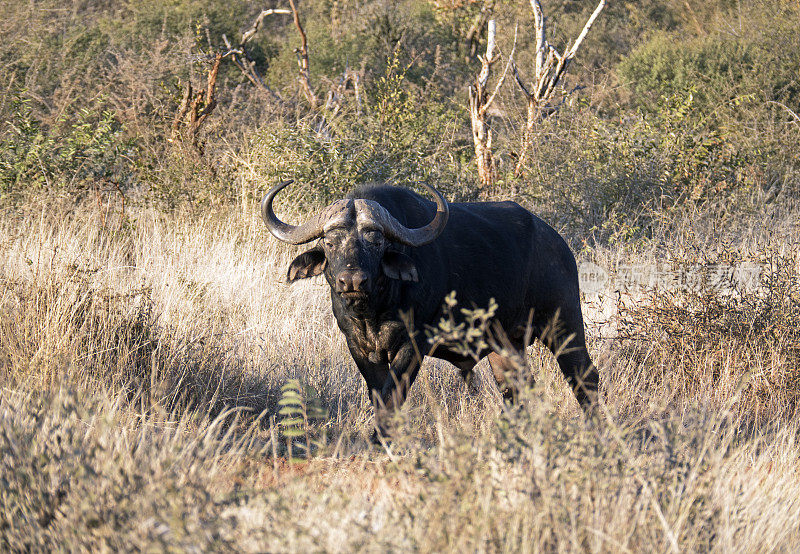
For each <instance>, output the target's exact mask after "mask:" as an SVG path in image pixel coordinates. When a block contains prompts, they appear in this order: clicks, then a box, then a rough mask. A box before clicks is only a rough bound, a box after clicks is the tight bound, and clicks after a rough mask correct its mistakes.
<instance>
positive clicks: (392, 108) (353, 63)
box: [0, 0, 800, 552]
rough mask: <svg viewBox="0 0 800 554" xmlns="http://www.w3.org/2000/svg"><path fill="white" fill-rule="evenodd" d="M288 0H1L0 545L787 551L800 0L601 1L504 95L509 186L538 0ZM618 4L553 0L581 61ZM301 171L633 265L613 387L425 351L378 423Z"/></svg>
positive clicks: (799, 370)
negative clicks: (534, 227) (539, 71)
mask: <svg viewBox="0 0 800 554" xmlns="http://www.w3.org/2000/svg"><path fill="white" fill-rule="evenodd" d="M295 6H296V11H297V15H298V20H299V23H300V28H301V29H302V32H300V31H299V29H298V26H297V25H296V23H295V21H294V19H293V15H292V9H291V5H290V3H286V4H284V3H279V2H278V3H276V2H271V3H268V4H261V3H258V2H246V1H243V0H227V1H225V2H222V1H218V0H213V1H205V2H200V1H195V0H166V1H165V0H162V1H159V2H155V1H152V0H141V1H114V2H111V1H104V0H83V1H79V0H74V1H71V2H55V1H52V0H40V1H36V2H22V1H15V0H2V1H0V35H1V36H2V38H3V40H2V41H0V60H2V65H3V71H2V72H0V88H1V89H2V94H0V212H1V213H2V217H1V218H0V548H2V549H3V550H4V551H25V552H29V551H52V550H64V551H89V550H91V551H95V550H122V551H129V550H154V551H162V550H170V551H184V550H186V551H197V550H204V551H205V550H208V551H232V550H233V551H259V552H260V551H353V550H363V551H401V550H402V551H409V550H410V551H415V550H420V551H458V552H460V551H480V552H484V551H486V552H497V551H526V552H527V551H531V552H539V551H548V552H549V551H559V552H562V551H593V552H606V551H613V552H628V551H633V552H639V551H671V552H681V551H701V552H708V551H714V552H717V551H725V552H729V551H736V552H739V551H741V552H759V551H778V552H789V551H797V549H798V548H799V547H800V462H799V461H798V460H800V443H799V441H798V439H800V425H799V424H798V410H799V407H800V367H798V364H799V363H800V331H798V329H800V281H799V277H798V274H799V272H800V250H799V249H798V244H799V243H800V227H798V215H800V206H798V200H800V116H799V115H798V112H799V111H800V85H799V84H798V83H799V82H800V79H799V78H800V75H799V74H798V66H797V60H798V59H800V32H799V31H800V6H798V4H797V2H792V1H788V0H738V1H733V0H713V1H706V2H700V1H697V0H688V1H685V2H674V1H667V0H643V1H638V2H623V1H613V2H608V4H607V6H606V7H605V9H604V10H603V11H602V12H601V13H600V15H599V16H598V17H597V19H596V21H595V22H594V25H593V26H592V28H591V30H590V31H589V33H588V34H587V35H586V38H585V40H584V41H583V43H582V45H581V48H580V49H579V50H578V52H577V54H576V56H575V59H574V60H573V62H572V64H571V65H570V66H569V69H568V71H567V72H566V73H565V75H564V78H563V79H562V80H561V82H560V83H559V86H558V87H557V88H556V90H555V92H554V94H553V96H552V97H551V98H550V99H549V102H548V103H547V105H546V106H542V115H543V117H542V118H541V119H538V120H537V121H536V122H535V125H534V126H533V128H532V129H531V130H530V131H529V132H527V133H526V123H527V111H526V109H527V103H526V97H525V95H524V94H523V93H522V91H521V89H520V87H519V86H518V84H517V82H516V79H515V78H514V77H513V76H512V73H513V70H511V69H509V70H508V73H507V74H506V75H505V79H504V80H503V82H502V85H501V86H499V87H497V88H496V90H497V95H496V97H495V98H494V102H493V104H492V106H493V109H492V110H489V111H487V114H486V122H487V125H488V126H489V128H491V130H492V143H491V150H492V156H493V162H494V164H495V168H496V172H495V174H494V177H493V179H492V180H491V181H490V182H486V180H485V179H482V178H481V176H480V175H479V173H478V166H477V163H476V154H475V148H474V142H473V136H472V131H471V123H470V111H469V95H468V92H467V91H468V87H469V86H470V85H472V84H474V82H475V79H476V78H477V75H478V72H479V71H480V69H481V62H480V60H479V59H478V55H483V54H485V51H486V48H487V40H488V37H487V32H486V26H487V23H488V20H489V19H494V21H495V22H496V29H497V35H496V49H497V55H498V56H499V59H498V61H497V63H496V64H494V65H493V66H492V75H491V76H490V79H489V81H488V91H489V92H490V93H491V92H492V91H493V90H494V87H495V85H496V83H497V82H498V79H500V77H501V76H502V75H503V72H504V70H505V68H506V67H507V66H508V67H510V64H508V59H509V56H510V55H511V53H512V51H513V53H514V60H515V66H516V69H517V71H518V74H519V76H520V79H521V80H522V81H523V83H524V82H527V81H526V80H530V78H531V76H532V75H533V74H534V66H535V48H536V40H535V33H534V18H533V12H532V10H531V4H530V3H529V2H524V1H516V0H514V1H511V0H485V1H484V0H442V1H433V0H431V1H428V0H395V1H393V2H388V1H385V0H362V1H359V2H356V1H353V0H320V1H310V0H305V1H300V2H297V3H296V4H295ZM596 6H597V4H596V3H594V2H591V1H588V0H580V1H578V0H546V1H545V2H543V9H544V13H545V16H546V17H547V19H546V26H547V37H548V40H549V41H550V42H551V43H552V44H553V46H554V47H556V48H557V49H558V51H559V52H564V51H565V49H566V48H567V47H568V45H569V44H570V43H571V41H573V40H574V39H575V37H576V36H578V34H579V33H580V31H581V29H582V28H583V27H584V24H585V22H586V21H587V18H588V17H589V15H590V14H591V13H592V11H593V10H594V9H595V7H596ZM267 9H274V10H276V11H275V12H273V13H269V14H263V13H262V10H267ZM260 15H263V17H260V18H259V16H260ZM255 22H258V23H259V24H258V25H257V26H256V25H254V24H255ZM248 33H249V34H248ZM243 34H245V36H244V37H243ZM303 36H305V40H304V39H303ZM515 37H516V38H515ZM306 59H307V62H308V65H307V68H304V66H303V64H304V63H305V61H306ZM526 141H528V146H527V148H528V149H527V150H525V147H526V146H525V144H526ZM523 152H524V155H523V154H522V153H523ZM520 160H522V161H521V162H520ZM282 179H295V181H296V182H295V185H293V186H292V187H291V188H290V189H287V194H286V195H285V196H283V197H282V199H281V201H280V202H279V209H280V210H281V212H282V213H281V215H282V216H283V217H285V218H286V219H288V220H294V221H296V220H298V219H300V218H302V217H304V216H305V215H307V214H308V213H309V212H310V211H312V210H314V209H317V208H319V207H320V206H323V205H324V204H326V203H328V202H329V201H331V200H332V199H335V198H338V197H340V196H341V195H342V194H344V193H345V192H346V191H348V190H350V189H351V188H352V187H353V186H355V185H358V184H363V183H369V182H375V181H380V182H388V183H391V184H397V185H410V186H413V183H414V182H415V181H421V180H424V181H427V182H429V183H431V184H433V185H434V186H436V187H437V188H438V189H439V190H441V191H442V192H443V193H444V194H445V195H446V196H447V198H448V199H450V200H461V201H469V200H484V199H513V200H516V201H517V202H520V203H521V204H523V205H524V206H526V207H528V208H529V209H531V210H532V211H534V212H535V213H537V214H539V215H540V216H541V217H543V218H544V219H545V220H547V221H548V222H549V223H550V224H551V225H553V226H554V227H555V228H556V229H557V230H558V231H559V232H561V233H562V234H563V235H564V236H565V237H566V238H567V240H568V241H569V242H570V244H571V245H572V247H573V249H574V251H575V253H576V257H577V258H578V260H579V261H585V262H591V263H593V264H595V265H596V266H599V267H600V268H603V269H604V270H605V271H606V272H607V273H608V275H609V276H610V277H611V279H610V281H609V285H608V286H607V287H606V288H604V289H602V290H600V291H593V292H586V293H585V294H584V298H583V300H584V304H583V306H584V315H585V318H586V323H587V330H588V337H589V340H590V345H589V348H590V351H591V354H592V357H593V359H594V360H595V362H596V363H597V365H598V367H599V369H600V375H601V392H602V402H601V403H600V406H599V409H598V411H597V413H596V414H595V415H594V416H593V417H585V416H584V415H582V414H581V413H580V411H579V409H578V407H577V403H576V402H575V400H574V397H573V396H572V395H571V392H570V391H568V390H567V387H566V385H565V383H564V382H563V379H562V378H561V376H560V373H559V372H558V369H557V366H556V365H555V363H554V360H553V359H552V357H551V356H550V354H549V353H548V352H546V351H545V350H543V349H541V348H540V347H539V346H537V345H533V346H532V347H531V348H530V349H529V351H528V354H529V356H528V358H529V359H528V360H527V366H526V367H520V370H521V371H533V372H534V374H535V375H536V385H535V386H534V387H533V388H532V389H529V390H526V391H525V393H524V399H523V402H521V403H520V404H518V405H515V406H510V405H505V404H503V402H502V401H501V399H500V396H499V393H498V392H497V390H496V388H495V386H494V384H493V381H492V378H491V372H490V371H489V370H488V368H486V367H484V366H485V362H484V363H483V364H481V365H480V366H478V369H479V371H478V372H477V374H476V375H475V379H473V380H472V381H471V382H470V383H469V384H466V383H464V382H463V381H462V380H461V377H460V376H459V374H458V372H457V371H456V370H455V368H453V367H452V366H449V365H447V364H445V363H443V362H442V363H438V362H433V361H430V360H429V361H427V362H426V363H425V365H424V366H423V369H422V371H421V373H420V377H419V379H418V380H417V383H416V384H415V387H414V389H413V391H412V395H411V398H410V399H409V401H408V402H407V404H406V406H405V407H404V408H403V411H402V412H401V413H400V414H399V415H398V417H397V419H396V421H395V422H394V432H393V437H394V440H393V441H392V443H391V444H387V445H384V446H374V445H372V444H371V443H370V442H369V435H370V433H371V431H372V415H371V410H372V408H371V407H370V403H369V402H368V399H367V396H366V393H365V387H364V385H363V382H362V379H361V377H360V375H359V374H358V372H357V370H356V368H355V366H354V364H353V363H352V361H351V358H350V356H349V354H348V352H347V348H346V346H345V345H344V341H343V338H342V337H341V335H340V333H339V331H338V329H337V328H336V325H335V322H334V320H333V317H332V315H331V313H330V307H329V299H328V290H327V285H326V284H325V283H324V281H322V280H321V279H319V278H317V279H315V280H310V281H308V282H303V283H299V284H296V285H293V286H288V285H286V284H285V283H284V275H285V271H286V268H287V266H288V264H289V262H290V261H291V259H292V257H293V256H294V255H296V253H297V251H296V250H295V249H293V248H288V247H286V246H285V245H283V244H281V243H278V242H277V241H275V240H274V239H272V238H271V237H270V236H269V235H268V233H267V232H266V230H265V229H264V227H263V223H261V221H260V219H259V217H258V213H257V212H258V209H257V204H258V201H259V200H260V198H261V196H262V195H263V193H264V192H265V190H266V189H267V188H269V187H270V186H272V185H274V184H276V183H277V182H279V181H280V180H282ZM744 266H746V267H755V268H758V271H757V272H755V273H754V274H753V275H755V278H754V280H753V281H751V282H750V283H749V284H748V286H744V285H743V284H742V282H741V281H740V280H736V279H733V278H732V279H730V280H729V282H727V283H723V285H724V286H723V285H721V284H720V282H719V280H714V279H712V278H711V277H712V276H713V275H712V273H713V271H715V270H718V269H719V268H723V269H725V268H727V269H729V270H730V271H729V272H728V273H725V275H735V272H736V271H737V270H738V268H741V267H744ZM630 267H634V268H636V267H658V268H659V271H660V272H661V273H662V274H667V275H678V276H693V278H692V279H683V280H681V279H678V280H679V281H681V282H680V283H678V284H676V285H675V286H628V287H625V286H622V285H620V283H621V280H620V279H617V280H614V276H615V275H621V274H622V273H623V269H624V268H630ZM723 273H724V272H723ZM639 282H640V281H639ZM431 332H435V331H433V330H432V331H431ZM450 338H451V339H452V338H453V337H452V336H451V337H450ZM455 340H458V336H457V333H456V336H455ZM464 340H465V347H466V348H469V343H468V341H466V338H465V339H464Z"/></svg>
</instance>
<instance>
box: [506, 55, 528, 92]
mask: <svg viewBox="0 0 800 554" xmlns="http://www.w3.org/2000/svg"><path fill="white" fill-rule="evenodd" d="M511 71H512V73H513V74H514V80H515V81H516V82H517V84H518V85H519V88H521V89H522V93H523V94H524V95H525V98H530V97H531V93H530V92H528V89H527V87H526V86H525V83H524V82H523V81H522V76H521V75H520V74H519V70H518V69H517V62H515V61H514V60H511Z"/></svg>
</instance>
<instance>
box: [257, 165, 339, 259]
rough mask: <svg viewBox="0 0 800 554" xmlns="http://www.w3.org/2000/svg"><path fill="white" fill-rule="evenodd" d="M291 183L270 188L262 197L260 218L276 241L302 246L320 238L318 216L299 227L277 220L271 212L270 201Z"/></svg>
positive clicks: (320, 230)
mask: <svg viewBox="0 0 800 554" xmlns="http://www.w3.org/2000/svg"><path fill="white" fill-rule="evenodd" d="M292 182H294V181H291V180H290V181H284V182H282V183H281V184H280V185H277V186H274V187H272V189H271V190H270V191H269V192H268V193H267V194H266V195H265V196H264V199H263V200H261V217H262V218H263V219H264V223H266V224H267V229H269V232H270V233H272V235H273V236H274V237H275V238H276V239H278V240H281V241H283V242H288V243H289V244H303V243H306V242H310V241H312V240H314V239H316V238H319V237H321V236H322V234H323V230H322V225H323V223H324V222H321V221H320V220H319V217H318V216H314V217H312V218H311V219H309V220H308V221H307V222H305V223H302V224H300V225H289V224H288V223H284V222H283V221H281V220H280V219H278V217H277V216H276V215H275V212H274V211H273V210H272V200H273V199H274V198H275V195H276V194H278V193H279V192H280V191H281V190H282V189H283V188H285V187H286V186H287V185H289V184H290V183H292Z"/></svg>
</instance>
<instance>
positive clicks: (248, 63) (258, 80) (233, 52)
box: [222, 8, 292, 104]
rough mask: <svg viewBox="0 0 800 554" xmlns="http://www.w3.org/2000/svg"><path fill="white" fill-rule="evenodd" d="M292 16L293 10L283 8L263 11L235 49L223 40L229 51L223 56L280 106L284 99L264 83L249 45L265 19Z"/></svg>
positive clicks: (224, 37)
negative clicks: (274, 16) (248, 49)
mask: <svg viewBox="0 0 800 554" xmlns="http://www.w3.org/2000/svg"><path fill="white" fill-rule="evenodd" d="M291 14H292V11H291V10H287V9H281V8H277V9H271V10H261V12H260V13H259V14H258V16H256V18H255V20H254V21H253V24H252V25H250V27H248V28H247V29H246V30H245V32H244V33H242V39H241V40H240V41H239V44H238V45H236V46H235V47H234V46H232V45H231V43H230V41H229V40H228V37H227V36H225V35H222V40H223V41H225V47H226V48H227V49H228V51H227V52H225V53H224V54H223V57H230V58H231V60H232V61H233V63H234V64H235V65H236V67H238V68H239V70H240V71H241V72H242V74H243V75H244V76H245V77H246V78H247V80H248V81H250V82H251V83H253V85H254V86H255V87H256V88H257V89H258V90H260V91H262V92H263V93H265V94H266V95H267V96H268V97H269V98H270V99H271V100H273V101H275V102H277V103H279V104H283V103H284V101H283V99H282V98H281V97H280V95H278V93H276V92H275V91H274V90H272V89H271V88H270V87H268V86H267V84H266V83H265V82H264V79H263V78H262V77H261V74H260V73H259V71H258V68H257V67H256V62H255V60H254V59H253V58H252V57H251V56H250V54H249V53H248V52H247V43H248V42H250V40H251V39H252V38H253V37H254V36H256V33H258V30H259V29H260V28H261V25H262V24H263V22H264V19H265V18H267V17H268V16H270V15H291Z"/></svg>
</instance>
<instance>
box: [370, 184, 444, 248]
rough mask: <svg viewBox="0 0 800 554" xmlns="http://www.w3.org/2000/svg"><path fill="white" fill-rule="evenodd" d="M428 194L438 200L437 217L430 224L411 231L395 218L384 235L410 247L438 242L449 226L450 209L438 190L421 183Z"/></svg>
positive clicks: (391, 220)
mask: <svg viewBox="0 0 800 554" xmlns="http://www.w3.org/2000/svg"><path fill="white" fill-rule="evenodd" d="M420 184H421V185H422V186H424V187H425V188H426V189H427V190H428V192H430V193H431V194H433V196H434V197H435V200H436V215H435V216H434V218H433V219H432V220H431V222H430V223H428V224H427V225H425V226H424V227H419V228H417V229H409V228H408V227H405V226H404V225H402V224H401V223H400V222H399V221H397V220H396V219H395V218H393V217H392V218H391V219H390V222H391V224H390V226H389V227H388V228H387V229H384V234H385V235H386V236H387V237H389V238H390V239H392V240H394V241H397V242H400V243H403V244H407V245H408V246H422V245H423V244H429V243H431V242H433V241H435V240H436V238H437V237H438V236H439V235H441V234H442V231H444V226H445V225H446V224H447V218H448V217H450V208H449V207H448V206H447V200H445V199H444V196H442V195H441V194H440V193H439V191H438V190H436V189H435V188H433V187H432V186H430V185H429V184H427V183H420Z"/></svg>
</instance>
